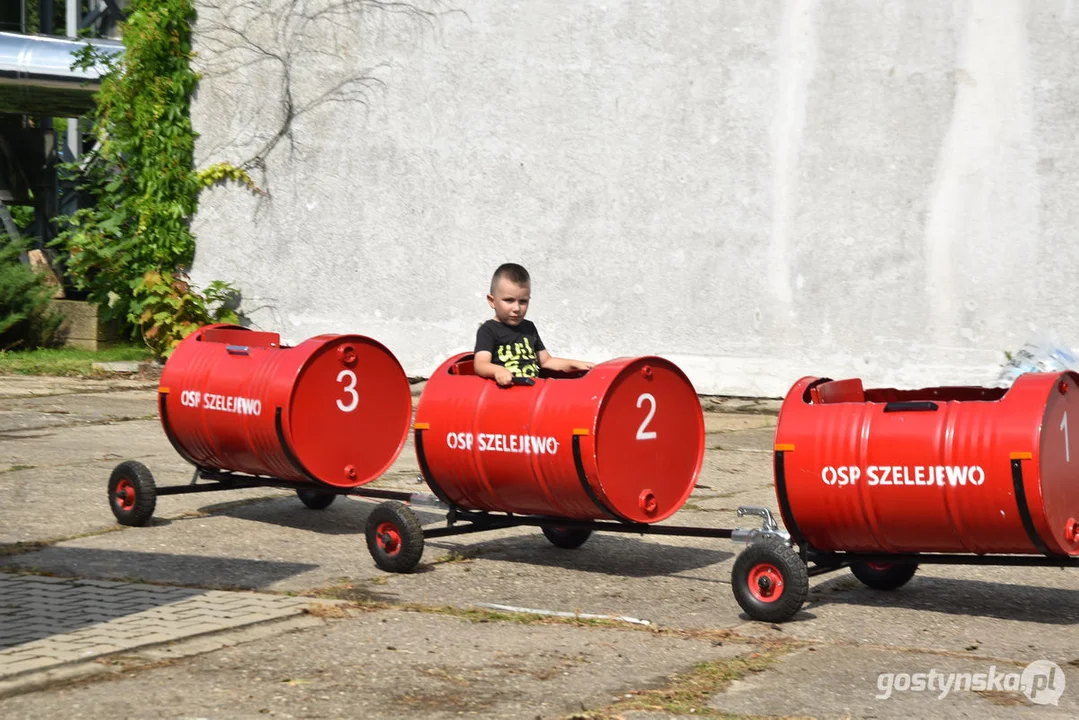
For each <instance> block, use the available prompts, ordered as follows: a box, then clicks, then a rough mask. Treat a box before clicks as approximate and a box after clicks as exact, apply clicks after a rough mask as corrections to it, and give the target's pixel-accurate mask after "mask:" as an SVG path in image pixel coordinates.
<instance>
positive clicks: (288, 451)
mask: <svg viewBox="0 0 1079 720" xmlns="http://www.w3.org/2000/svg"><path fill="white" fill-rule="evenodd" d="M273 422H274V429H275V430H276V431H277V442H278V443H280V445H281V450H282V452H284V453H285V458H286V459H287V460H288V461H289V462H290V463H292V467H293V468H294V469H295V470H296V472H298V473H300V475H303V476H304V477H305V478H307V479H308V480H310V481H311V482H313V483H315V484H316V485H329V484H330V483H326V482H322V481H321V480H319V479H318V478H317V477H315V476H314V475H312V474H311V473H310V472H309V471H308V470H307V468H305V467H304V466H303V463H302V462H300V459H299V458H298V457H296V453H294V452H292V448H291V447H289V444H288V441H287V440H286V439H285V429H284V427H282V425H281V408H277V410H275V411H274V418H273ZM331 487H332V486H331Z"/></svg>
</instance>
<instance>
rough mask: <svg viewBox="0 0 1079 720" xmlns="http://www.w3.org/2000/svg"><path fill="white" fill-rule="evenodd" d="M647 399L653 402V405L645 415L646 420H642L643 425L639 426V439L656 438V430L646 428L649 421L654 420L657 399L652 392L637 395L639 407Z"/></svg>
mask: <svg viewBox="0 0 1079 720" xmlns="http://www.w3.org/2000/svg"><path fill="white" fill-rule="evenodd" d="M646 400H647V401H648V402H650V403H651V404H652V407H650V408H649V409H648V414H647V415H645V416H644V422H642V423H641V426H640V427H639V428H637V439H638V440H655V439H656V431H655V430H645V428H647V427H648V423H650V422H652V417H653V416H654V415H655V414H656V399H655V398H654V397H652V394H651V393H641V394H640V395H638V396H637V407H640V406H641V405H643V404H644V402H645V401H646Z"/></svg>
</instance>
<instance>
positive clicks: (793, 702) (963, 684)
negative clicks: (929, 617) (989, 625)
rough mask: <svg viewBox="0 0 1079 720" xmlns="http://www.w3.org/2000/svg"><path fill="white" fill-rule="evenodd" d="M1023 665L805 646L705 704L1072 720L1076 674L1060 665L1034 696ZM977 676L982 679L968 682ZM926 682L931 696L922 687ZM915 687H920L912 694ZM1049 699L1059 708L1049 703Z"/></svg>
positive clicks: (860, 714) (745, 709) (1077, 711)
mask: <svg viewBox="0 0 1079 720" xmlns="http://www.w3.org/2000/svg"><path fill="white" fill-rule="evenodd" d="M822 667H826V668H828V671H827V673H821V668H822ZM1024 667H1025V666H1024V664H1022V663H1014V662H1009V661H1001V660H994V659H990V658H975V657H956V656H948V655H939V654H931V653H924V652H913V651H912V652H902V651H895V650H889V649H882V648H876V647H874V648H869V647H850V646H823V647H812V648H809V649H806V650H802V651H799V652H796V653H793V654H791V655H788V656H787V657H785V658H783V659H781V660H780V661H779V662H777V663H776V664H775V665H773V666H772V667H771V668H769V669H768V670H765V671H764V672H761V673H755V674H752V675H748V676H746V677H745V678H743V679H741V680H736V681H735V682H734V683H732V684H731V686H730V687H729V688H728V689H727V690H726V692H724V693H722V694H721V695H718V696H716V697H715V698H714V699H713V700H712V702H711V707H712V708H713V709H715V710H719V711H721V712H725V713H732V714H737V715H742V714H745V715H754V716H756V715H767V716H780V717H789V716H811V717H815V718H819V719H820V720H825V719H830V718H836V719H839V718H852V717H857V718H914V717H923V718H927V717H933V718H969V717H977V718H1002V719H1003V718H1053V719H1061V720H1062V719H1063V718H1074V717H1077V716H1079V670H1077V669H1076V668H1074V667H1072V666H1068V665H1065V666H1063V667H1061V668H1059V669H1057V670H1055V671H1053V672H1054V675H1055V678H1054V679H1055V680H1056V685H1055V688H1054V689H1049V688H1048V687H1046V688H1045V689H1043V690H1040V691H1036V690H1035V689H1034V687H1033V686H1031V685H1028V686H1027V687H1028V689H1029V693H1030V696H1029V697H1028V695H1027V694H1025V693H1024V692H1023V691H1022V689H1020V683H1021V679H1022V673H1023V671H1024ZM1035 669H1036V668H1035ZM1035 669H1032V671H1031V672H1030V675H1031V676H1033V675H1034V670H1035ZM930 673H932V679H930V677H929V676H930ZM1058 673H1059V674H1058ZM919 675H921V679H920V680H919V679H918V676H919ZM979 675H980V676H981V682H979V681H978V680H976V679H975V678H977V677H979ZM1002 676H1004V677H1002ZM1043 677H1045V678H1048V675H1043ZM912 681H913V688H915V689H913V690H912V689H910V688H911V687H912V684H911V682H912ZM930 683H932V688H933V690H932V691H930V690H929V689H928V687H929V685H930ZM920 687H921V688H925V689H921V690H918V689H916V688H920ZM903 688H907V689H905V690H904V689H903ZM971 688H974V689H971ZM979 688H980V689H979ZM1057 691H1059V692H1057ZM1031 698H1033V699H1035V700H1038V701H1039V702H1040V703H1042V704H1037V703H1035V702H1033V700H1032V699H1031ZM1052 700H1056V701H1058V702H1059V704H1052V702H1051V701H1052Z"/></svg>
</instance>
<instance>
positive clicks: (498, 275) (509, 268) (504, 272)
mask: <svg viewBox="0 0 1079 720" xmlns="http://www.w3.org/2000/svg"><path fill="white" fill-rule="evenodd" d="M502 278H506V279H507V280H509V281H510V282H512V283H514V284H516V285H524V284H526V283H530V282H532V278H531V277H530V276H529V275H528V271H527V270H525V269H524V267H523V266H521V265H518V264H517V263H502V264H501V265H499V266H498V269H497V270H495V274H494V275H492V276H491V294H492V295H494V294H495V286H496V285H498V281H499V280H501V279H502Z"/></svg>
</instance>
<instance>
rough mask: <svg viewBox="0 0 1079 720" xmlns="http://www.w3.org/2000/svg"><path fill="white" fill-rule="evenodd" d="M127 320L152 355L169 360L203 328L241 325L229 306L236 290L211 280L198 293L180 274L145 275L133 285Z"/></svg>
mask: <svg viewBox="0 0 1079 720" xmlns="http://www.w3.org/2000/svg"><path fill="white" fill-rule="evenodd" d="M133 292H134V298H133V300H132V303H131V315H130V320H131V321H132V322H134V323H135V324H137V325H138V327H139V329H140V330H141V331H142V337H143V340H145V341H146V345H147V347H149V348H150V349H151V350H152V351H153V352H154V354H155V355H157V356H158V357H168V356H169V355H171V354H172V351H173V350H175V349H176V346H177V345H179V344H180V341H181V340H183V339H184V338H185V337H187V336H188V335H190V334H191V333H193V332H195V331H196V330H198V329H199V328H200V327H201V326H203V325H210V324H211V323H231V324H236V323H238V322H240V318H239V317H238V316H237V315H236V313H235V311H233V309H232V308H231V307H230V306H229V301H230V300H231V299H233V296H234V295H235V289H234V288H233V287H232V286H231V285H229V284H228V283H225V282H222V281H220V280H214V281H213V282H212V283H210V284H209V286H207V288H206V290H205V291H204V292H201V293H200V292H199V291H198V290H196V289H195V288H194V287H192V285H191V283H189V282H188V281H187V278H186V277H185V276H184V275H182V274H181V273H175V274H174V273H170V272H158V271H157V270H149V271H147V272H146V273H145V274H144V275H143V276H142V277H141V278H140V279H139V280H138V282H136V283H135V285H134V289H133Z"/></svg>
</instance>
